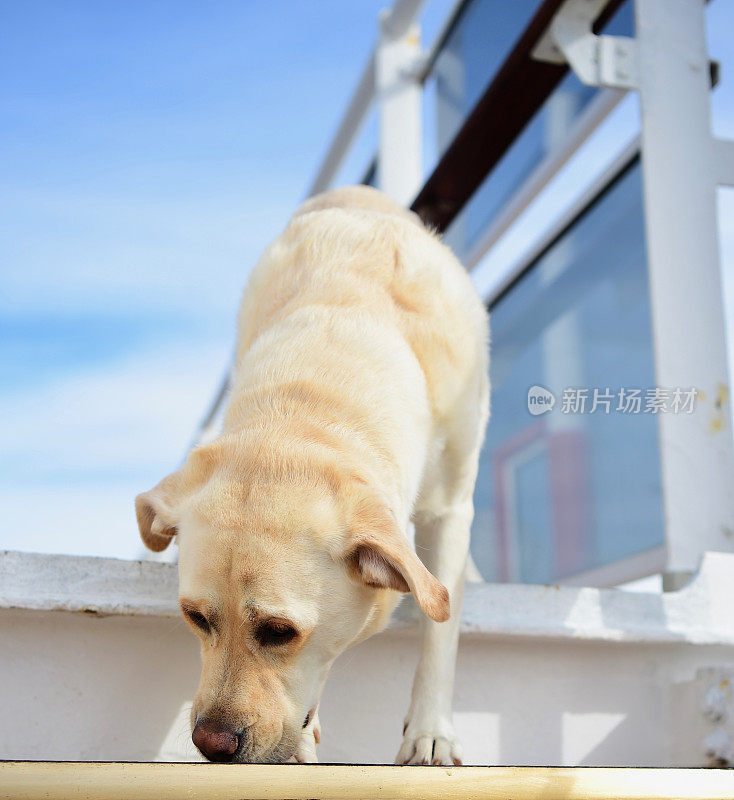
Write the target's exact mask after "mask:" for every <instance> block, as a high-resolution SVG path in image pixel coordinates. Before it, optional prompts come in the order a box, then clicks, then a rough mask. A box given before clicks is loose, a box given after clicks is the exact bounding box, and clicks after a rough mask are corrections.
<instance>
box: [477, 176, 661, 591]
mask: <svg viewBox="0 0 734 800" xmlns="http://www.w3.org/2000/svg"><path fill="white" fill-rule="evenodd" d="M643 227H644V225H643V211H642V196H641V184H640V169H639V164H638V163H637V162H635V163H634V164H633V165H632V166H630V167H629V168H628V169H627V170H626V171H625V172H624V173H623V174H622V175H621V176H620V177H619V178H618V179H617V180H616V181H615V182H614V183H613V185H612V186H611V187H610V188H609V189H607V191H606V192H605V193H604V194H603V195H602V197H601V198H599V199H598V200H597V201H596V202H595V203H594V204H593V205H592V206H591V207H590V208H589V209H588V210H587V211H586V212H585V213H584V214H583V215H582V216H581V217H580V218H579V219H578V220H577V221H576V222H575V223H574V224H573V226H572V227H571V228H569V229H568V230H567V231H566V232H565V233H564V234H563V235H562V236H561V237H560V238H558V239H557V240H556V242H555V243H554V244H553V245H552V246H550V247H549V248H548V249H547V250H546V251H545V253H544V254H543V255H542V256H541V257H540V258H539V259H538V260H537V261H536V262H535V264H534V265H533V266H532V267H531V268H530V269H529V270H528V271H527V272H526V273H525V274H524V275H523V276H522V277H521V278H520V279H519V280H518V281H517V282H516V283H515V284H514V285H513V286H512V287H511V289H510V290H509V291H507V292H506V293H505V294H504V296H503V297H502V298H500V299H499V300H498V301H497V302H496V303H495V305H494V306H493V308H492V309H491V330H492V358H491V368H490V370H491V379H492V414H491V418H490V423H489V429H488V433H487V440H486V443H485V447H484V450H483V453H482V458H481V464H480V470H479V479H478V482H477V489H476V494H475V503H476V517H475V522H474V528H473V535H472V552H473V555H474V559H475V561H476V563H477V566H478V567H479V570H480V572H481V573H482V574H483V576H484V577H485V578H486V579H487V580H500V581H502V580H512V581H523V582H531V583H535V582H553V581H557V580H561V579H563V578H564V577H568V576H571V575H576V574H579V573H583V572H585V571H587V570H590V569H594V568H597V567H600V566H604V565H606V564H609V563H611V562H614V561H618V560H620V559H624V558H626V557H629V556H632V555H635V554H638V553H641V552H644V551H646V550H650V549H652V548H654V547H656V546H658V545H660V544H662V543H663V524H662V507H661V488H660V464H659V457H658V433H657V421H658V420H657V416H656V415H655V414H652V413H645V411H644V408H645V406H644V405H643V406H642V408H641V409H640V411H639V412H638V413H625V412H622V411H618V410H617V408H618V405H619V391H620V389H630V388H638V389H640V388H642V389H645V388H647V387H652V386H654V372H653V357H652V339H651V327H650V326H651V323H650V308H649V296H648V286H647V269H646V253H645V239H644V230H643ZM533 386H538V387H543V389H545V390H549V391H550V392H551V393H552V395H553V396H554V397H555V405H554V406H553V408H552V410H550V411H546V412H545V413H542V414H531V413H530V408H531V404H530V403H529V390H530V389H531V387H533ZM579 387H582V388H587V389H588V390H589V392H588V397H587V399H586V401H585V407H584V410H583V413H573V412H572V411H570V410H569V408H566V409H565V410H564V407H563V393H564V389H569V388H571V389H575V388H579ZM595 388H596V389H598V390H600V391H599V394H598V399H599V400H601V402H598V403H597V407H596V408H595V409H594V410H593V413H592V404H593V401H592V396H593V390H594V389H595ZM543 389H540V390H536V393H537V392H538V391H539V392H540V394H541V395H542V394H543ZM607 389H608V390H609V395H610V396H611V397H612V399H611V400H610V401H609V410H608V411H607V410H606V409H607V405H606V403H605V402H604V399H603V398H604V396H605V394H606V390H607ZM541 399H542V398H541ZM546 400H547V397H546ZM533 410H536V411H537V410H539V408H538V406H537V405H535V406H534V407H533Z"/></svg>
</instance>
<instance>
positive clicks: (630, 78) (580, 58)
mask: <svg viewBox="0 0 734 800" xmlns="http://www.w3.org/2000/svg"><path fill="white" fill-rule="evenodd" d="M606 4H607V0H566V2H565V3H564V4H563V5H562V6H561V8H560V9H559V10H558V12H557V13H556V15H555V17H553V21H552V22H551V24H550V26H549V28H548V30H547V31H546V32H545V33H544V34H543V36H542V37H541V39H540V41H539V42H538V44H537V46H536V47H535V49H534V50H533V58H535V59H537V60H538V61H548V62H550V63H552V64H564V63H568V64H569V65H570V67H571V69H573V71H574V72H575V73H576V76H577V77H578V78H579V80H580V81H582V82H583V83H586V84H588V85H589V86H604V87H607V88H609V89H635V88H636V87H637V49H636V43H635V40H634V39H631V38H630V37H628V36H597V35H596V34H595V33H594V32H593V25H594V21H595V20H596V18H597V17H598V16H599V14H600V13H601V11H602V10H603V9H604V6H605V5H606Z"/></svg>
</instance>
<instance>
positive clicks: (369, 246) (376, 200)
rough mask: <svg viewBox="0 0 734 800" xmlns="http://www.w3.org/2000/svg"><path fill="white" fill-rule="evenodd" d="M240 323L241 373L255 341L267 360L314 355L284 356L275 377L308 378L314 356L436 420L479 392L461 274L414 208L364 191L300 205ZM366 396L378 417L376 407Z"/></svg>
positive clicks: (481, 352) (265, 262) (476, 335)
mask: <svg viewBox="0 0 734 800" xmlns="http://www.w3.org/2000/svg"><path fill="white" fill-rule="evenodd" d="M239 325H240V338H239V346H238V363H239V364H240V365H241V366H242V367H243V369H242V370H241V373H242V374H243V377H244V374H245V373H246V374H249V375H250V376H252V372H251V368H252V366H253V358H252V356H253V355H254V354H253V353H252V352H251V348H252V347H253V345H254V344H255V341H256V340H257V339H258V338H260V337H263V336H264V337H265V340H266V341H267V342H268V347H267V354H268V355H267V359H266V360H267V361H268V362H269V364H271V365H272V362H273V359H272V346H273V345H276V340H277V345H278V346H281V347H282V348H285V350H288V349H290V348H293V349H295V350H297V351H301V353H302V352H303V349H302V348H303V346H304V344H305V341H306V340H307V341H308V342H309V345H308V346H309V347H312V348H314V349H312V350H310V351H309V353H308V355H307V357H306V358H305V359H303V358H301V357H300V356H298V355H296V353H295V352H293V353H292V357H290V358H289V357H288V354H287V353H286V352H282V353H281V356H282V360H281V361H280V363H281V364H282V365H283V374H284V375H285V374H287V375H289V376H291V378H292V377H293V376H294V375H296V374H299V373H303V371H304V369H305V371H306V372H307V373H313V372H314V363H313V362H314V359H316V360H318V362H319V364H320V367H319V370H320V374H321V376H322V378H324V379H327V380H329V379H328V378H327V375H330V374H331V375H333V380H334V381H335V382H336V383H337V384H339V383H343V384H345V385H347V384H348V386H349V387H350V391H352V392H354V391H355V390H356V389H357V388H358V387H359V386H363V387H364V389H365V391H367V392H368V393H371V390H374V389H378V390H379V392H382V393H385V392H389V393H393V394H394V393H396V392H402V393H404V394H406V395H408V396H409V397H411V396H412V397H411V403H412V405H411V414H415V413H420V410H421V406H422V405H423V403H422V402H421V401H420V398H419V397H417V396H416V393H420V392H421V389H422V391H423V392H424V393H425V395H426V399H427V400H428V404H429V408H430V413H431V416H432V417H433V418H434V421H439V420H443V419H446V418H447V417H449V416H451V415H452V414H453V413H454V410H455V405H456V403H457V402H461V401H462V395H463V394H465V393H466V392H470V393H471V395H472V397H473V399H474V402H476V399H475V398H476V397H477V395H478V394H479V392H480V391H482V390H483V389H482V387H481V383H482V380H483V379H484V376H486V372H487V339H488V330H487V317H486V312H485V309H484V307H483V306H482V304H481V302H480V300H479V298H478V296H477V294H476V291H475V290H474V288H473V286H472V284H471V281H470V279H469V277H468V275H467V274H466V271H465V270H464V268H463V267H462V266H461V264H460V263H459V262H458V260H457V259H456V258H455V256H454V255H453V254H452V253H451V251H450V250H449V249H448V248H447V247H445V246H444V245H442V244H441V242H440V241H439V240H438V238H437V237H436V236H435V235H433V234H432V233H430V232H429V231H428V230H426V228H425V227H424V226H423V225H422V224H421V222H420V220H419V218H418V217H417V216H416V215H415V214H414V213H413V212H411V211H407V210H405V209H404V208H402V207H401V206H399V205H398V204H397V203H395V202H394V201H392V200H391V199H389V198H388V197H387V196H386V195H384V194H382V193H380V192H377V191H376V190H374V189H371V188H369V187H364V186H358V187H346V188H343V189H336V190H332V191H329V192H326V193H324V194H321V195H318V196H317V197H314V198H311V199H310V200H308V201H307V202H306V203H304V204H303V205H302V206H301V207H300V208H299V209H298V210H297V212H296V213H295V215H294V217H293V218H292V220H291V222H290V224H289V226H288V227H287V229H286V230H285V232H284V233H283V234H282V236H281V237H280V238H279V239H277V240H276V241H275V242H274V243H273V245H271V247H270V248H268V250H267V251H266V253H265V254H264V256H263V258H262V259H261V261H260V262H259V263H258V265H257V267H256V268H255V270H254V271H253V274H252V276H251V279H250V283H249V286H248V289H247V291H246V294H245V298H244V301H243V305H242V310H241V312H240V322H239ZM307 328H311V330H310V331H309V332H308V333H307V332H306V329H307ZM320 348H323V358H318V355H319V353H318V351H319V349H320ZM257 349H259V348H257ZM265 352H266V349H265V348H263V353H265ZM286 362H287V363H288V366H285V365H286ZM410 362H412V364H411V363H410ZM415 367H419V370H420V374H419V373H418V372H417V371H416V369H415ZM273 377H274V376H270V378H271V379H272V378H273ZM411 377H412V379H413V380H412V383H413V385H412V386H411V385H410V383H411V380H410V379H411ZM329 382H330V381H329ZM416 384H417V385H416ZM421 384H422V386H421ZM374 399H375V401H377V400H379V399H381V402H380V404H379V405H378V406H377V408H376V409H375V410H376V411H377V409H378V408H379V407H380V406H381V405H383V404H384V402H385V401H384V398H379V397H375V398H374Z"/></svg>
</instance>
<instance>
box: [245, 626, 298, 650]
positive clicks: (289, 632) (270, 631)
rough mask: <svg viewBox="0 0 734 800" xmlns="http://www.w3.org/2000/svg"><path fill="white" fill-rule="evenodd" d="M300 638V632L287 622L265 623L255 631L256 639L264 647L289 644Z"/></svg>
mask: <svg viewBox="0 0 734 800" xmlns="http://www.w3.org/2000/svg"><path fill="white" fill-rule="evenodd" d="M296 636H298V631H297V630H296V629H295V628H294V627H293V626H292V625H289V624H288V623H287V622H263V623H262V625H259V626H258V628H257V630H256V631H255V638H256V639H257V640H258V642H259V643H260V644H261V645H262V646H263V647H278V646H279V645H282V644H288V642H291V641H293V639H295V638H296Z"/></svg>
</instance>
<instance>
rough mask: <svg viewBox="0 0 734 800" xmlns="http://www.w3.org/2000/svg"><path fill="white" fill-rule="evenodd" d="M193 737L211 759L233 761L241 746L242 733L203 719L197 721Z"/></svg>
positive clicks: (203, 752)
mask: <svg viewBox="0 0 734 800" xmlns="http://www.w3.org/2000/svg"><path fill="white" fill-rule="evenodd" d="M191 738H192V740H193V742H194V744H195V745H196V746H197V747H198V748H199V750H201V752H202V754H203V755H204V756H206V758H208V759H209V761H231V760H232V758H233V757H234V754H235V753H236V752H237V750H238V748H239V746H240V739H241V734H239V733H238V732H237V731H233V730H230V729H229V728H227V727H225V726H224V725H221V724H217V723H215V722H210V721H208V720H202V721H201V722H197V723H196V726H195V727H194V731H193V733H192V734H191Z"/></svg>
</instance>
